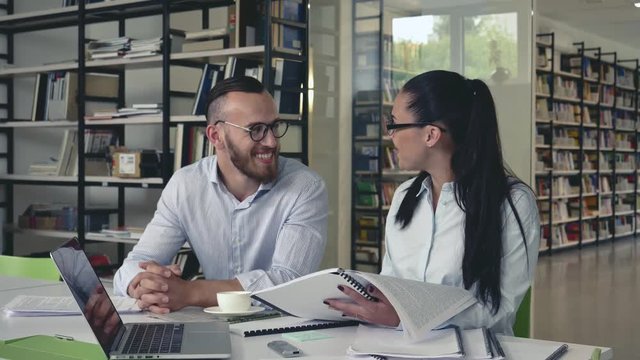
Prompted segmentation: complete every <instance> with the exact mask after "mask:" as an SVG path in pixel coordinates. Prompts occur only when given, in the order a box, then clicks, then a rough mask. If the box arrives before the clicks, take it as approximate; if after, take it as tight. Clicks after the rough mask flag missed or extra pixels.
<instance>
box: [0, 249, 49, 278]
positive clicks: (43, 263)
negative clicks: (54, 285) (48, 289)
mask: <svg viewBox="0 0 640 360" xmlns="http://www.w3.org/2000/svg"><path fill="white" fill-rule="evenodd" d="M0 276H14V277H25V278H31V279H39V280H52V281H59V280H60V274H59V273H58V268H56V265H55V264H54V263H53V260H51V259H50V258H29V257H21V256H7V255H0Z"/></svg>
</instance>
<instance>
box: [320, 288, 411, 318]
mask: <svg viewBox="0 0 640 360" xmlns="http://www.w3.org/2000/svg"><path fill="white" fill-rule="evenodd" d="M338 289H339V290H340V291H342V292H343V293H345V294H346V295H347V296H349V297H350V298H351V299H353V301H355V303H351V302H346V301H342V300H337V299H326V300H324V303H325V304H327V305H329V307H331V308H333V309H336V310H338V311H342V313H343V314H344V315H345V316H351V317H354V318H357V319H360V320H362V321H366V322H368V323H372V324H378V325H385V326H392V327H396V326H398V325H399V324H400V318H399V317H398V313H397V312H396V310H395V309H394V308H393V306H392V305H391V303H389V300H387V297H386V296H384V294H383V293H382V292H380V290H378V289H377V288H376V287H374V286H373V285H369V286H368V287H367V291H368V292H369V295H371V296H372V297H374V298H375V299H377V301H371V300H367V299H366V298H364V297H363V296H362V295H360V294H359V293H358V292H357V291H355V290H353V289H351V288H348V287H343V286H338Z"/></svg>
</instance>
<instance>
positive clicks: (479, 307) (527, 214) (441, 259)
mask: <svg viewBox="0 0 640 360" xmlns="http://www.w3.org/2000/svg"><path fill="white" fill-rule="evenodd" d="M413 180H414V179H410V180H408V181H406V182H404V183H402V184H401V185H400V186H399V187H398V189H397V190H396V191H395V194H394V196H393V200H392V202H391V208H390V210H389V214H388V215H387V222H386V228H385V229H386V231H385V233H386V235H385V245H386V253H385V256H384V259H383V262H382V271H381V274H383V275H390V276H396V277H400V278H405V279H412V280H419V281H426V282H430V283H436V284H444V285H450V286H458V287H462V288H464V282H463V278H462V258H463V256H464V220H465V214H464V211H463V210H462V209H461V208H460V207H459V206H458V204H457V203H456V200H455V194H454V186H453V183H446V184H444V185H443V187H442V191H441V193H440V198H439V200H438V206H437V207H436V210H435V212H434V210H433V206H432V202H433V200H432V190H431V178H430V177H427V178H426V179H425V181H424V182H423V183H422V188H421V190H420V191H419V193H418V194H421V193H423V192H424V194H422V197H421V199H420V200H419V203H418V205H417V207H416V209H415V211H414V215H413V219H412V221H411V223H410V224H409V225H408V226H407V227H406V228H404V229H401V228H400V225H399V224H396V222H395V216H396V213H397V212H398V208H399V207H400V203H401V202H402V200H403V199H404V196H405V194H406V190H407V189H408V188H409V186H410V185H411V183H412V182H413ZM511 197H512V200H513V204H514V206H515V208H516V210H517V212H518V215H519V217H520V221H521V222H522V227H523V229H524V233H525V237H526V243H527V246H526V250H525V244H524V242H523V239H522V234H521V232H520V228H519V226H518V222H517V221H516V218H515V216H514V214H513V211H512V209H511V206H510V205H509V203H508V202H507V201H505V203H504V205H503V208H502V213H503V219H504V221H503V232H502V246H503V256H502V267H501V286H500V290H501V293H502V298H501V303H500V310H499V311H498V313H497V314H496V315H493V314H492V312H491V307H489V306H485V305H484V304H483V303H482V302H480V301H478V302H477V303H476V304H475V305H473V306H471V307H469V308H468V309H466V310H464V311H463V312H461V313H460V314H458V315H456V316H455V317H453V318H451V319H450V320H449V322H448V323H447V324H453V325H457V326H460V327H461V328H463V329H464V328H477V327H482V326H486V327H489V328H491V329H492V330H494V331H495V332H498V333H503V334H508V335H512V334H513V330H512V327H513V323H514V321H515V314H516V311H517V309H518V306H519V305H520V302H521V301H522V298H523V297H524V295H525V294H526V292H527V290H528V289H529V287H530V286H531V284H532V281H533V279H534V276H535V269H536V264H537V262H538V249H539V244H540V220H539V218H538V208H537V205H536V199H535V196H534V194H533V193H532V192H531V190H530V189H529V188H528V187H527V186H525V185H523V184H516V185H514V186H513V188H512V190H511ZM527 260H528V261H527ZM469 290H470V291H471V292H472V293H473V294H474V295H475V294H476V285H475V284H474V285H473V286H472V287H471V289H469Z"/></svg>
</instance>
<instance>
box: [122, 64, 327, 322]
mask: <svg viewBox="0 0 640 360" xmlns="http://www.w3.org/2000/svg"><path fill="white" fill-rule="evenodd" d="M208 100H209V101H208V106H207V109H208V111H207V129H206V134H207V139H208V140H209V141H210V142H211V143H212V144H213V146H214V147H215V150H216V155H214V156H209V157H206V158H204V159H202V160H200V161H198V162H196V163H194V164H192V165H189V166H187V167H184V168H182V169H180V170H178V171H176V173H175V174H174V175H173V177H172V178H171V180H169V182H168V183H167V186H166V187H165V189H164V190H163V192H162V196H161V198H160V201H159V202H158V208H157V210H156V213H155V215H154V217H153V219H152V220H151V222H150V223H149V225H148V226H147V228H146V229H145V231H144V233H143V235H142V237H141V238H140V241H139V242H138V244H137V245H136V246H135V247H134V248H133V250H132V251H131V252H130V253H129V255H128V256H127V258H126V259H125V261H124V263H123V265H122V267H121V268H120V269H119V270H118V272H117V273H116V276H115V279H114V289H115V292H116V294H117V295H125V296H126V295H128V296H131V297H134V298H136V299H138V300H139V304H140V305H141V307H142V308H146V309H149V310H150V311H152V312H156V313H167V312H169V311H175V310H179V309H181V308H183V307H185V306H202V307H207V306H215V305H218V304H217V299H216V294H217V293H218V292H220V291H229V290H247V291H255V290H259V289H263V288H267V287H271V286H274V285H277V284H280V283H284V282H286V281H289V280H292V279H294V278H296V277H299V276H302V275H305V274H308V273H311V272H313V271H316V270H317V268H318V266H319V265H320V261H321V259H322V256H323V254H324V247H325V243H326V234H327V214H328V196H327V190H326V186H325V183H324V181H323V180H322V178H320V176H319V175H318V174H316V173H315V172H313V171H312V170H310V169H309V168H307V167H306V166H304V165H303V164H302V163H300V162H299V161H296V160H292V159H287V158H284V157H281V156H279V152H280V143H279V139H280V138H281V137H282V136H284V135H285V134H286V132H287V129H288V127H289V124H288V123H287V122H285V121H283V120H280V119H278V114H277V111H276V106H275V102H274V100H273V98H272V97H271V95H270V94H269V93H268V92H266V91H265V89H264V87H263V86H262V84H261V83H260V82H259V81H257V80H255V79H253V78H251V77H246V76H242V77H235V78H229V79H225V80H224V81H222V82H220V83H218V84H217V85H216V86H215V87H214V88H213V90H212V91H211V94H210V95H209V99H208ZM185 243H188V244H189V246H190V247H191V248H192V249H193V251H194V253H195V254H196V256H197V257H198V260H199V262H200V264H201V267H202V272H203V274H204V277H205V280H195V281H185V280H183V279H182V278H181V277H180V275H181V273H180V270H179V269H178V268H177V266H175V265H169V263H170V261H171V259H172V258H173V257H174V256H175V254H176V252H177V251H178V250H179V249H180V247H182V246H183V245H185Z"/></svg>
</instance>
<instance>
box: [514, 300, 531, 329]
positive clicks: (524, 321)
mask: <svg viewBox="0 0 640 360" xmlns="http://www.w3.org/2000/svg"><path fill="white" fill-rule="evenodd" d="M513 335H515V336H517V337H524V338H528V337H530V336H531V288H529V290H527V293H526V295H525V296H524V298H523V299H522V302H521V303H520V307H519V308H518V312H516V322H515V323H514V324H513Z"/></svg>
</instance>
